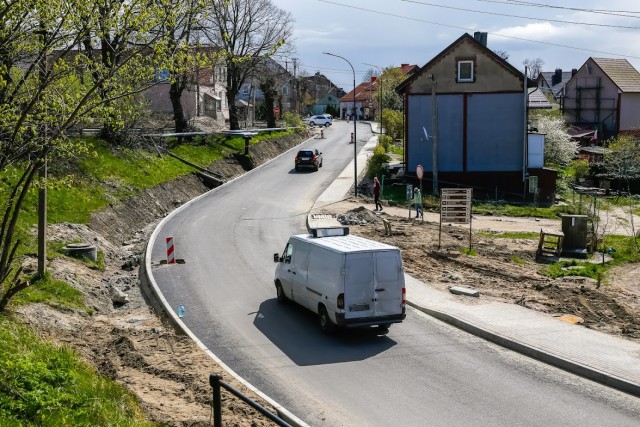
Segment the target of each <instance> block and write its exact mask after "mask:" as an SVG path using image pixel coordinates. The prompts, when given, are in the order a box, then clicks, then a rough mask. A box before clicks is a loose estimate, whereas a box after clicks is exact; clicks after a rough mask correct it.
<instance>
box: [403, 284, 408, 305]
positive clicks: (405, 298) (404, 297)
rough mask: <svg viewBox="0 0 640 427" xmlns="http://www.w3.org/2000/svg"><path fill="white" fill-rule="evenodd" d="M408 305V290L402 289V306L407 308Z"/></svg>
mask: <svg viewBox="0 0 640 427" xmlns="http://www.w3.org/2000/svg"><path fill="white" fill-rule="evenodd" d="M406 304H407V288H402V306H403V307H405V306H406Z"/></svg>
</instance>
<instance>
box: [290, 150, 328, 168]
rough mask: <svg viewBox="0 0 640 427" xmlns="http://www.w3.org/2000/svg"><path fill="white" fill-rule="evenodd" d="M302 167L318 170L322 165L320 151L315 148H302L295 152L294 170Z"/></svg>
mask: <svg viewBox="0 0 640 427" xmlns="http://www.w3.org/2000/svg"><path fill="white" fill-rule="evenodd" d="M302 167H312V168H313V170H316V171H317V170H318V168H321V167H322V153H321V152H320V151H318V150H317V149H315V148H303V149H302V150H300V151H298V154H296V172H298V171H299V170H300V168H302Z"/></svg>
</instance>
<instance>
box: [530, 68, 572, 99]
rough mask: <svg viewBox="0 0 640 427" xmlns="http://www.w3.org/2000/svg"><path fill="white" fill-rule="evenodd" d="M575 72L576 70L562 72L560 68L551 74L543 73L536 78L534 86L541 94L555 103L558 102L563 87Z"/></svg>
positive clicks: (561, 95) (562, 92) (562, 93)
mask: <svg viewBox="0 0 640 427" xmlns="http://www.w3.org/2000/svg"><path fill="white" fill-rule="evenodd" d="M577 72H578V70H577V69H575V68H574V69H573V70H571V71H562V69H561V68H556V69H555V71H553V72H546V71H543V72H541V73H540V74H538V77H537V78H536V86H537V87H539V88H540V90H542V93H544V94H545V95H547V96H550V97H552V98H553V99H554V100H555V101H556V102H560V99H561V98H562V97H563V96H564V87H565V85H566V84H567V82H568V81H569V80H571V77H572V76H573V75H574V74H575V73H577Z"/></svg>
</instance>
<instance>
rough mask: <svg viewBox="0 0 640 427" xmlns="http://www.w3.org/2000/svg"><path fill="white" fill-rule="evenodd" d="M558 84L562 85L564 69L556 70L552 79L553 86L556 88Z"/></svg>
mask: <svg viewBox="0 0 640 427" xmlns="http://www.w3.org/2000/svg"><path fill="white" fill-rule="evenodd" d="M558 83H562V68H556V72H555V73H553V76H552V77H551V86H555V85H557V84H558Z"/></svg>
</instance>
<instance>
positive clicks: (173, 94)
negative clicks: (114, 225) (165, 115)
mask: <svg viewBox="0 0 640 427" xmlns="http://www.w3.org/2000/svg"><path fill="white" fill-rule="evenodd" d="M181 98H182V88H181V87H180V83H179V82H178V81H176V82H173V83H171V87H170V88H169V99H170V100H171V106H172V107H173V121H174V123H175V126H176V133H182V132H186V131H187V125H188V123H187V119H186V118H185V116H184V108H182V100H181Z"/></svg>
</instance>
